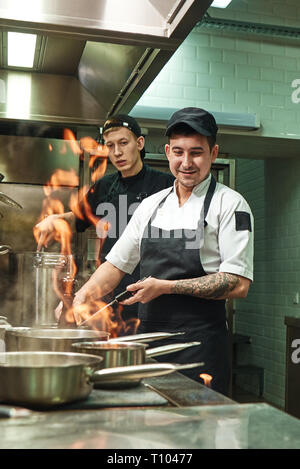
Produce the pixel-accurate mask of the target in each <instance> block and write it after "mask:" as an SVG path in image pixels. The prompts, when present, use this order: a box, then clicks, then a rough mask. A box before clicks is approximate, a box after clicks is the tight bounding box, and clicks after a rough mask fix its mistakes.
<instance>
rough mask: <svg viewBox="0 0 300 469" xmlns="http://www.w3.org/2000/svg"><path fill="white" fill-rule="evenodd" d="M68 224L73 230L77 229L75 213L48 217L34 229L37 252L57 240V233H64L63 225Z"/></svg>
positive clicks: (55, 214)
mask: <svg viewBox="0 0 300 469" xmlns="http://www.w3.org/2000/svg"><path fill="white" fill-rule="evenodd" d="M63 223H68V224H69V226H70V228H71V230H72V231H74V229H75V215H74V213H73V212H66V213H54V214H52V215H48V216H46V217H45V218H44V219H43V220H42V221H40V222H39V223H37V224H36V225H35V227H34V228H33V233H34V237H35V239H36V241H37V251H40V250H41V248H42V247H43V246H45V247H46V248H47V247H48V244H49V242H50V241H52V240H54V239H56V236H57V232H60V233H63V230H62V224H63Z"/></svg>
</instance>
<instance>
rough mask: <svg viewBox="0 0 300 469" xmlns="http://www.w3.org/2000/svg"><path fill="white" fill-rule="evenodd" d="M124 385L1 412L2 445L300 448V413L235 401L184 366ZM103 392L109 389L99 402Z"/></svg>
mask: <svg viewBox="0 0 300 469" xmlns="http://www.w3.org/2000/svg"><path fill="white" fill-rule="evenodd" d="M146 390H148V391H150V394H151V393H152V394H151V396H150V397H151V398H149V396H148V395H147V392H146ZM124 391H125V390H115V391H108V390H106V391H104V390H94V391H93V396H94V401H93V399H91V401H92V405H91V402H90V404H88V403H87V402H83V403H81V404H80V403H74V404H70V405H69V406H66V407H62V408H60V409H56V410H51V411H47V412H36V411H32V412H29V413H28V415H27V416H22V417H12V418H7V419H0V435H1V439H0V448H1V449H19V448H22V449H59V448H66V449H106V450H109V449H127V450H128V449H134V450H139V449H158V448H159V449H177V448H181V449H196V448H197V449H202V448H298V447H299V434H300V421H299V420H297V419H295V418H293V417H291V416H289V415H287V414H286V413H284V412H282V411H279V410H277V409H275V408H273V407H271V406H269V405H267V404H244V405H240V404H237V403H235V402H234V401H231V400H230V399H228V398H226V397H225V396H222V395H221V394H218V393H216V392H214V391H212V390H211V389H209V388H207V387H205V386H202V385H201V384H198V383H196V382H194V381H191V380H190V379H188V378H186V377H184V376H183V375H182V374H180V373H174V374H172V375H169V376H164V377H160V378H151V379H147V380H144V383H143V384H141V385H140V386H139V387H137V388H133V389H131V390H126V391H125V393H124ZM97 393H99V395H98V396H101V395H104V394H103V393H106V396H107V397H106V399H107V400H106V401H102V405H101V406H100V407H98V408H97V407H95V402H96V401H95V396H96V395H97ZM122 393H123V394H122ZM143 394H144V395H143ZM137 395H139V398H138V399H136V396H137ZM154 395H155V396H156V397H155V398H154V399H153V396H154ZM118 399H119V400H118ZM147 399H148V400H149V399H150V400H149V402H147ZM96 400H97V399H96ZM134 400H135V401H136V402H135V403H134ZM121 401H123V402H121ZM91 409H92V410H91Z"/></svg>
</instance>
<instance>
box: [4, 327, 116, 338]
mask: <svg viewBox="0 0 300 469" xmlns="http://www.w3.org/2000/svg"><path fill="white" fill-rule="evenodd" d="M6 331H7V332H9V333H10V334H12V335H15V336H20V337H28V338H31V339H39V340H43V339H44V340H78V339H80V338H82V339H93V338H95V339H97V337H98V338H100V337H101V336H103V335H104V336H106V337H107V339H109V336H110V333H109V332H106V331H96V330H90V329H87V330H85V329H58V328H54V327H53V328H50V327H45V328H41V327H37V328H34V327H8V328H7V329H6ZM43 332H44V333H45V334H43ZM63 332H65V334H66V335H64V334H63ZM47 334H48V335H47ZM56 334H57V335H56ZM55 335H56V336H55ZM72 335H73V337H72ZM84 336H86V337H84Z"/></svg>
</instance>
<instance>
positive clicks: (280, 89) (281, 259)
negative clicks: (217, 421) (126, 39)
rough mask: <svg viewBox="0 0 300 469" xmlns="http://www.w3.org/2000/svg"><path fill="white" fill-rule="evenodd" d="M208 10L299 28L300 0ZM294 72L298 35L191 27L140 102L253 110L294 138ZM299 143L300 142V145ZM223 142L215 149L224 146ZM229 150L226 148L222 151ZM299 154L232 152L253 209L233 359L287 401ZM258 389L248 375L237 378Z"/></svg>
mask: <svg viewBox="0 0 300 469" xmlns="http://www.w3.org/2000/svg"><path fill="white" fill-rule="evenodd" d="M209 13H210V14H211V16H213V17H217V16H219V17H226V18H229V19H236V20H244V21H252V22H261V23H265V24H277V25H281V26H283V25H287V26H297V27H299V18H300V2H299V1H298V0H285V1H284V2H282V1H280V0H251V1H250V0H243V2H241V1H240V0H233V1H232V3H231V5H230V6H229V7H228V8H226V9H225V10H221V9H216V8H211V9H210V10H209ZM296 78H300V41H299V40H297V41H291V40H286V39H285V38H275V37H267V36H258V35H247V36H246V35H245V34H244V35H243V34H242V33H241V34H240V36H237V33H229V32H226V33H225V32H223V33H217V32H215V31H208V30H204V29H201V28H199V27H196V28H195V29H194V30H193V31H192V33H191V34H190V35H189V36H188V37H187V39H186V40H185V41H184V43H183V45H182V46H181V47H180V48H179V49H178V51H177V52H176V53H175V54H174V56H173V57H172V58H171V59H170V61H169V63H168V64H167V65H166V66H165V67H164V69H163V70H162V72H161V73H160V74H159V75H158V77H157V78H156V79H155V80H154V82H153V83H152V85H151V86H150V87H149V89H148V90H147V92H146V93H145V94H144V96H143V97H142V98H141V100H140V101H139V103H138V104H141V105H146V106H165V107H172V108H174V107H175V108H176V107H177V108H180V107H186V106H199V107H204V108H207V109H209V110H211V111H224V112H249V113H258V115H259V117H260V120H261V124H262V128H261V134H262V135H265V136H271V137H281V138H285V137H291V134H292V137H293V138H296V139H299V138H300V103H299V104H295V103H293V102H292V99H291V95H292V91H293V88H292V86H291V84H292V81H293V80H294V79H296ZM299 147H300V145H299ZM221 151H222V149H221ZM229 156H230V155H229ZM299 176H300V158H299V160H297V159H292V158H289V157H288V154H287V155H282V158H277V159H273V158H272V157H271V155H270V158H267V159H266V160H264V161H262V160H261V161H260V160H256V159H255V155H253V159H238V160H237V165H236V189H237V190H238V191H239V192H241V193H242V194H243V195H244V196H245V198H246V199H247V200H248V202H249V203H250V206H251V207H252V210H253V213H254V217H255V282H254V284H253V285H252V287H251V290H250V293H249V295H248V297H247V298H246V299H244V300H240V301H237V302H236V316H235V327H236V331H237V332H240V333H245V334H247V335H251V337H252V344H251V346H245V347H241V353H240V359H241V361H244V362H251V363H253V364H257V365H260V366H263V367H264V368H265V398H266V399H267V400H268V401H269V402H271V403H273V404H274V405H277V406H279V407H282V408H283V407H284V394H285V332H286V331H285V326H284V316H285V315H295V314H298V315H300V305H296V304H293V296H294V294H295V292H297V291H298V290H299V293H300V184H299V179H300V177H299ZM242 384H243V385H244V386H245V387H248V389H250V390H252V391H254V392H257V389H258V386H257V380H256V378H255V377H249V378H243V383H242Z"/></svg>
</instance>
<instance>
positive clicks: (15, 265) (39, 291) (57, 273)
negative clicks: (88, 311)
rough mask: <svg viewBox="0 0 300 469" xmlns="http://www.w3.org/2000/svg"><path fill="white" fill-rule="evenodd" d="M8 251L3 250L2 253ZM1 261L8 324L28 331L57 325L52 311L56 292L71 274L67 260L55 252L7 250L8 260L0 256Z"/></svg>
mask: <svg viewBox="0 0 300 469" xmlns="http://www.w3.org/2000/svg"><path fill="white" fill-rule="evenodd" d="M7 249H8V248H5V246H4V247H3V250H2V253H4V252H7ZM0 252H1V251H0ZM2 259H3V261H2V264H3V265H2V269H1V270H2V271H3V272H2V274H3V276H4V278H5V286H4V287H2V291H1V293H2V294H3V298H4V303H5V310H6V314H7V315H8V317H9V318H10V321H11V322H12V323H13V324H14V325H15V326H29V327H31V326H39V327H50V326H53V325H55V324H57V319H56V318H55V309H56V307H57V305H58V303H59V301H60V299H61V298H59V297H58V295H57V290H59V289H60V288H58V287H60V282H61V280H62V279H63V278H64V277H65V276H66V275H67V274H68V271H69V270H70V264H71V260H70V256H65V255H62V254H59V253H55V252H15V251H11V250H10V252H9V253H8V254H7V259H6V257H3V256H2ZM4 260H5V265H4ZM6 264H7V265H6ZM54 279H56V280H55V282H54ZM11 298H14V301H13V302H12V301H9V300H10V299H11Z"/></svg>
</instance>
